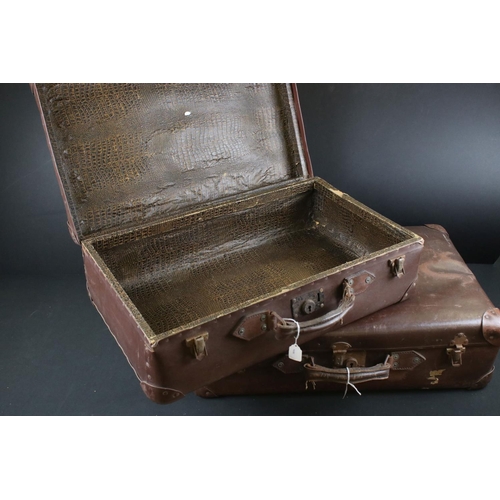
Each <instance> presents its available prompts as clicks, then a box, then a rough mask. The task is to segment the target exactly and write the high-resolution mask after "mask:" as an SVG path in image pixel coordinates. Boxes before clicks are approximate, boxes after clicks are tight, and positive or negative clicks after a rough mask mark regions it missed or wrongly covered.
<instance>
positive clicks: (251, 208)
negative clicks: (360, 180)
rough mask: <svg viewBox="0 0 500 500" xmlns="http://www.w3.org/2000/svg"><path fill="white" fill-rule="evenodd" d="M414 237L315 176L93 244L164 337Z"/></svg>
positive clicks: (115, 278)
mask: <svg viewBox="0 0 500 500" xmlns="http://www.w3.org/2000/svg"><path fill="white" fill-rule="evenodd" d="M412 237H414V235H413V234H412V233H410V232H406V231H405V230H403V229H402V228H399V227H398V226H396V225H393V224H390V223H388V221H387V220H386V219H384V218H383V217H380V216H378V215H377V214H375V213H373V212H372V211H371V210H369V209H367V208H366V207H364V206H363V205H361V204H360V203H358V202H356V201H355V200H353V199H352V198H350V197H349V196H347V195H345V194H343V193H341V192H339V191H337V190H335V189H333V188H331V187H330V186H329V185H328V184H327V183H325V182H324V181H322V180H321V179H308V180H302V181H294V182H288V183H286V185H283V186H281V187H278V188H273V189H268V190H263V191H261V192H259V193H253V194H252V193H249V194H246V195H243V196H241V195H240V196H238V197H237V199H230V200H226V201H225V202H223V203H219V204H215V205H214V204H212V206H208V207H206V208H205V209H198V210H196V211H191V212H189V213H187V214H185V215H182V216H178V217H173V218H169V219H166V220H164V221H163V222H160V223H156V224H153V225H145V226H142V227H139V228H136V229H133V230H127V231H121V232H115V233H113V234H111V235H106V236H102V237H98V238H92V239H90V240H88V241H87V242H86V246H87V248H89V250H90V251H91V252H92V253H93V255H94V257H95V258H96V260H97V261H98V262H99V263H100V265H101V266H102V267H103V269H104V271H105V272H106V273H108V274H109V275H111V276H110V277H111V278H112V280H113V281H116V282H117V283H118V284H119V288H121V289H122V293H125V294H126V295H127V296H128V298H129V299H130V300H131V301H132V303H133V304H134V306H135V307H136V308H137V310H138V311H139V312H140V313H141V315H142V316H143V318H144V319H145V320H146V322H147V323H148V324H149V326H150V327H151V329H152V331H153V332H154V335H155V336H156V335H159V336H161V337H164V336H167V335H171V334H173V333H176V332H177V331H181V330H184V329H186V328H191V327H194V326H196V325H197V324H201V323H204V322H205V321H209V320H211V319H214V318H216V317H218V316H221V315H223V314H228V313H229V312H231V311H232V310H238V309H241V308H244V307H246V306H247V305H250V304H254V303H256V302H258V301H260V300H265V299H267V298H271V297H272V296H274V295H277V294H279V293H283V291H286V289H289V288H290V289H293V288H296V287H298V286H301V285H303V284H305V283H309V282H311V281H313V280H315V279H318V278H320V277H322V276H321V275H322V273H324V274H325V275H327V274H330V273H331V272H332V270H333V269H335V268H337V269H338V268H339V266H340V267H341V266H342V265H344V264H346V263H352V261H354V260H356V259H365V258H367V257H369V258H371V257H373V256H374V254H376V253H377V252H381V253H382V252H385V251H387V249H388V248H390V247H392V246H394V245H398V244H400V243H402V242H405V241H408V240H410V239H412ZM249 298H251V300H250V301H249Z"/></svg>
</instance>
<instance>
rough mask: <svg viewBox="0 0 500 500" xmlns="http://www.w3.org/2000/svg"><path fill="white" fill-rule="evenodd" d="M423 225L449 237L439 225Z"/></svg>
mask: <svg viewBox="0 0 500 500" xmlns="http://www.w3.org/2000/svg"><path fill="white" fill-rule="evenodd" d="M424 225H425V227H428V228H430V229H436V230H437V231H440V232H441V233H443V234H446V235H448V236H449V233H448V231H446V229H445V228H444V227H443V226H441V225H440V224H424Z"/></svg>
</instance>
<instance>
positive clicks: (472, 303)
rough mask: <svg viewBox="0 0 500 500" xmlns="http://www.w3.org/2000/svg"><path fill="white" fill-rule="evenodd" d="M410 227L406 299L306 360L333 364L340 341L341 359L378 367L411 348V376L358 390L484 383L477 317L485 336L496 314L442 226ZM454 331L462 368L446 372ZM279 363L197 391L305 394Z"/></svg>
mask: <svg viewBox="0 0 500 500" xmlns="http://www.w3.org/2000/svg"><path fill="white" fill-rule="evenodd" d="M409 229H411V230H412V231H414V232H416V233H418V234H420V235H421V236H423V238H424V240H425V246H424V250H423V252H422V257H421V263H420V267H419V272H418V281H417V285H416V287H415V290H414V294H413V296H412V297H411V298H410V299H409V300H407V301H405V302H402V303H400V304H396V305H393V306H391V307H388V308H386V309H383V310H381V311H378V312H376V313H375V314H372V315H370V316H368V317H366V318H364V319H361V320H359V321H356V322H353V323H351V324H349V325H346V326H344V327H343V328H341V329H339V330H336V331H332V332H329V333H327V334H325V335H323V336H322V337H320V338H317V339H315V340H313V341H311V342H308V343H307V344H304V345H303V346H302V349H303V352H304V354H305V355H306V361H307V360H308V359H310V358H313V359H314V361H315V363H316V364H319V365H324V366H327V367H332V365H333V354H332V346H333V345H334V344H336V343H337V344H338V343H339V342H346V343H348V344H349V345H350V346H351V348H350V349H349V350H348V351H347V354H346V355H345V356H346V358H349V356H351V357H353V358H360V356H359V353H362V354H363V356H362V358H363V359H364V360H365V363H366V364H365V366H372V365H376V364H378V363H383V362H384V359H385V357H386V356H387V355H390V354H393V353H394V352H398V351H399V352H405V350H408V349H412V350H414V352H417V353H418V357H419V363H418V366H416V367H415V368H414V369H412V370H411V371H406V370H405V371H402V370H398V367H393V368H392V369H391V371H390V375H389V378H388V379H387V380H385V381H372V382H366V383H364V384H363V386H362V390H370V389H372V390H394V389H439V388H478V387H484V385H485V384H486V383H487V382H488V381H489V380H490V379H491V377H490V376H489V375H488V374H490V372H491V371H492V369H493V364H494V361H495V358H496V356H497V352H498V346H493V345H491V344H490V343H489V342H491V341H488V339H485V335H484V332H483V316H484V315H488V316H489V319H487V320H486V321H487V325H486V332H487V335H493V333H492V332H495V335H496V334H498V333H500V326H499V325H497V323H496V321H495V319H496V316H495V317H494V316H492V315H491V311H492V310H493V311H495V309H493V305H492V303H491V301H490V300H489V299H488V297H487V296H486V294H485V293H484V291H483V290H482V288H481V286H480V285H479V283H478V282H477V280H476V278H475V276H474V275H473V273H472V272H471V271H470V269H469V268H468V267H467V265H466V264H465V262H464V261H463V259H462V258H461V257H460V255H459V254H458V252H457V250H456V249H455V247H454V246H453V244H452V242H451V240H450V237H449V235H448V233H447V232H446V231H445V230H443V228H442V227H441V226H426V227H411V228H409ZM496 311H498V310H496ZM459 333H464V334H465V336H466V337H467V339H468V343H467V344H466V346H465V351H464V352H463V354H462V361H463V363H462V365H461V366H459V367H453V366H452V364H451V361H450V357H449V355H448V354H447V349H448V348H449V347H450V344H451V343H452V342H453V339H454V338H456V336H457V335H458V334H459ZM421 357H424V358H425V361H421ZM279 359H280V358H272V359H270V360H269V361H268V362H263V363H260V364H259V365H258V366H254V367H252V368H249V369H247V370H245V371H244V372H241V373H236V374H234V375H232V376H231V377H227V378H226V379H224V380H220V381H218V382H216V383H214V384H211V385H210V386H208V387H207V388H206V390H203V389H202V390H200V391H198V394H199V395H202V396H203V395H204V396H206V397H214V395H230V394H260V393H279V392H285V393H286V392H302V391H305V383H304V380H305V375H304V373H303V372H302V373H301V372H299V371H298V370H295V373H288V374H285V373H282V372H281V371H279V370H278V369H276V368H275V367H273V364H274V365H275V366H276V363H277V362H279ZM310 389H311V388H310ZM344 389H345V386H342V385H339V384H328V383H317V384H316V390H318V391H337V390H344Z"/></svg>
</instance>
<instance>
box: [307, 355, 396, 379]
mask: <svg viewBox="0 0 500 500" xmlns="http://www.w3.org/2000/svg"><path fill="white" fill-rule="evenodd" d="M313 363H314V362H313ZM392 364H393V358H392V356H390V355H389V356H387V358H386V359H385V361H384V362H383V363H379V364H378V365H375V366H356V367H353V368H349V381H350V382H352V383H354V384H361V383H363V382H370V381H371V380H386V379H388V378H389V372H390V371H391V368H392ZM304 370H305V374H306V380H307V382H336V383H338V384H346V383H347V377H348V374H347V368H326V367H325V366H320V365H315V364H310V363H306V364H305V365H304Z"/></svg>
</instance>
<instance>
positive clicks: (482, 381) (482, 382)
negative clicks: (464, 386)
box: [469, 365, 495, 391]
mask: <svg viewBox="0 0 500 500" xmlns="http://www.w3.org/2000/svg"><path fill="white" fill-rule="evenodd" d="M494 371H495V365H493V366H492V367H491V369H490V370H489V371H488V372H487V373H485V374H484V375H483V376H482V377H481V378H479V379H478V380H477V381H476V382H475V383H474V384H472V385H471V386H470V387H469V390H471V391H477V390H480V389H484V388H485V387H486V386H487V385H488V384H489V383H490V382H491V379H492V378H493V372H494Z"/></svg>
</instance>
